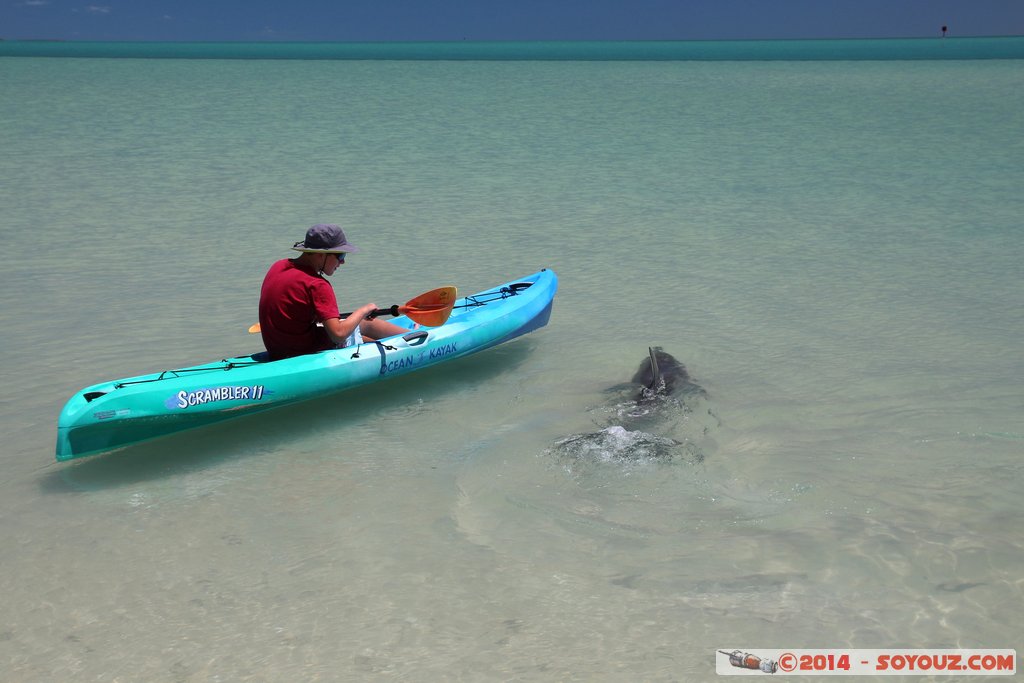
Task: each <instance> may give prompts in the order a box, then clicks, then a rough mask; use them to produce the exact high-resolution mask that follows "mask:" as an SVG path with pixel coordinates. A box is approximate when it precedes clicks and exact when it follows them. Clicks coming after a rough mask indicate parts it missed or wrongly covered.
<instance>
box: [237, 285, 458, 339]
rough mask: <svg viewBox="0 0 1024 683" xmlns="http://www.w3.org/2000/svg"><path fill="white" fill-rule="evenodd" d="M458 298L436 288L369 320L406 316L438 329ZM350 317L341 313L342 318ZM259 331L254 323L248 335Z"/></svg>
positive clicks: (454, 292) (380, 310)
mask: <svg viewBox="0 0 1024 683" xmlns="http://www.w3.org/2000/svg"><path fill="white" fill-rule="evenodd" d="M457 298H458V290H456V289H455V287H452V286H448V287H438V288H437V289H432V290H430V291H429V292H423V293H422V294H420V295H419V296H417V297H415V298H413V299H409V300H408V301H407V302H405V304H403V305H401V306H399V305H398V304H395V305H394V306H391V307H390V308H378V309H377V310H376V311H374V312H373V313H371V314H370V318H376V317H377V316H380V315H396V316H397V315H407V316H409V320H411V321H413V322H414V323H419V324H420V325H424V326H426V327H439V326H441V325H444V324H445V322H446V321H447V320H448V316H450V315H451V314H452V307H453V306H455V299H457ZM350 315H352V313H351V312H349V313H342V314H341V317H342V318H347V317H348V316H350ZM259 331H260V324H259V323H256V324H255V325H253V326H252V327H250V328H249V334H256V333H258V332H259Z"/></svg>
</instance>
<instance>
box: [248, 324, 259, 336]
mask: <svg viewBox="0 0 1024 683" xmlns="http://www.w3.org/2000/svg"><path fill="white" fill-rule="evenodd" d="M259 333H260V324H259V323H256V324H255V325H250V326H249V334H259Z"/></svg>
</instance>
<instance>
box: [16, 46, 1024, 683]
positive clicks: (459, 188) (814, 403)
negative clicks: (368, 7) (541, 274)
mask: <svg viewBox="0 0 1024 683" xmlns="http://www.w3.org/2000/svg"><path fill="white" fill-rule="evenodd" d="M1022 64H1024V62H1021V61H1013V60H1007V61H962V62H960V61H950V62H899V61H893V62H800V63H796V62H716V63H694V62H644V63H637V62H387V61H379V62H369V61H367V62H359V61H355V62H332V61H325V62H303V61H287V62H286V61H269V60H268V61H261V60H247V61H205V60H187V61H177V60H132V59H112V60H104V59H82V60H76V59H35V58H2V59H0V88H2V90H0V118H2V119H3V120H4V121H5V125H4V126H3V127H0V148H2V149H4V154H3V155H2V157H0V246H2V247H3V249H4V253H5V254H6V255H7V264H6V267H5V268H4V270H3V274H2V275H0V279H2V282H3V288H2V291H3V292H4V293H5V296H4V306H3V308H2V312H0V315H2V318H3V322H4V323H5V324H4V325H3V330H4V332H3V338H4V345H3V346H4V350H5V353H4V355H3V358H2V359H0V364H2V365H0V367H2V368H3V377H4V380H5V387H6V391H5V392H4V393H3V396H2V397H0V401H2V405H3V412H2V417H0V420H2V423H0V424H2V428H3V433H4V435H5V445H4V447H3V448H2V449H0V460H2V463H3V466H4V476H3V478H2V481H3V483H2V496H0V500H2V502H0V518H2V519H3V524H2V525H0V541H2V544H3V547H4V548H5V552H4V553H3V554H2V556H0V590H2V592H3V594H4V595H5V596H6V597H5V605H6V610H5V613H6V614H7V615H8V617H7V619H6V620H5V624H4V626H3V627H2V631H0V671H2V672H3V673H4V676H3V678H5V679H7V680H19V681H44V680H57V679H61V680H126V681H127V680H140V679H145V680H185V681H207V680H225V681H226V680H365V679H372V678H399V679H403V680H438V679H441V680H447V679H464V680H511V679H524V680H601V679H605V680H623V679H627V680H710V679H712V678H713V677H715V674H714V661H715V659H714V651H715V650H716V649H729V650H731V649H735V648H740V649H744V648H745V649H754V648H803V647H824V648H841V647H856V648H885V647H897V646H898V647H923V648H945V647H965V648H968V647H974V648H997V647H999V648H1012V647H1016V646H1017V640H1018V639H1019V636H1015V635H1014V634H1019V633H1020V631H1021V627H1022V620H1021V617H1020V610H1019V609H1018V607H1017V606H1018V605H1019V604H1020V602H1021V597H1022V584H1021V580H1020V568H1021V566H1022V564H1024V544H1022V542H1021V540H1020V534H1019V532H1018V529H1019V520H1020V515H1021V512H1022V505H1021V502H1020V500H1021V499H1020V494H1019V490H1020V484H1021V482H1022V475H1024V471H1022V468H1024V465H1022V458H1021V456H1022V454H1024V382H1022V380H1021V378H1022V377H1024V354H1021V346H1020V339H1021V338H1022V336H1024V286H1022V282H1024V277H1022V276H1024V267H1022V265H1021V264H1022V263H1024V248H1022V246H1021V245H1022V244H1024V241H1022V229H1024V228H1022V224H1021V216H1022V215H1024V200H1022V199H1021V193H1020V191H1019V188H1020V187H1022V186H1024V171H1022V167H1021V165H1020V159H1021V158H1022V156H1024V142H1022V141H1024V121H1022V119H1021V117H1020V113H1019V112H1020V111H1022V109H1024V94H1022V93H1024V67H1022ZM321 221H330V222H339V223H341V224H343V225H344V226H345V227H346V230H348V231H349V235H350V238H351V239H352V241H353V242H355V243H356V244H358V245H360V246H361V247H362V248H363V250H364V253H362V254H360V255H359V257H358V258H353V259H351V260H350V261H349V262H348V263H346V264H345V266H344V267H343V268H342V269H341V270H340V271H339V273H338V275H336V276H335V277H334V284H335V288H336V290H337V291H338V294H339V301H340V302H341V305H342V307H345V306H346V305H347V304H352V305H359V304H360V303H362V302H363V301H366V300H374V301H376V302H377V303H379V304H382V305H387V304H391V303H399V302H401V301H404V300H406V299H408V298H410V297H411V296H413V295H415V294H417V293H419V292H421V291H424V290H427V289H431V288H433V287H436V286H439V285H443V284H456V285H458V286H459V288H460V290H461V291H462V292H464V293H467V292H473V291H478V290H480V289H484V288H486V287H488V286H491V285H493V284H497V283H499V282H503V281H506V280H509V279H512V278H515V277H518V276H520V275H524V274H526V273H529V272H533V271H534V270H536V269H538V268H541V267H549V268H553V269H554V270H555V271H556V272H557V273H558V274H559V276H560V290H559V294H558V296H557V298H556V303H555V308H554V313H553V316H552V319H551V322H550V324H549V325H548V327H546V328H544V329H542V330H540V331H538V332H536V333H533V334H532V335H530V336H528V337H525V338H523V339H520V340H518V341H516V342H513V343H510V344H508V345H507V346H504V347H500V348H497V349H494V350H492V351H489V352H487V353H485V354H480V355H478V356H475V357H470V358H466V359H463V360H459V361H456V362H453V363H452V364H450V365H447V366H441V367H439V368H436V369H431V370H427V371H424V372H423V373H421V374H418V375H416V374H414V375H410V376H406V377H403V378H398V379H395V380H392V381H391V382H389V383H385V384H381V385H378V386H374V387H370V388H367V389H365V390H363V391H360V392H359V394H358V395H346V394H341V395H336V396H331V397H325V398H324V399H323V400H319V401H315V402H312V403H309V404H306V405H303V406H299V407H293V408H286V409H282V410H280V411H276V412H273V413H269V414H267V415H264V416H261V417H259V418H256V419H243V420H239V421H236V422H233V423H228V424H225V425H222V426H218V427H214V428H211V429H207V430H202V431H196V432H193V433H188V434H184V435H181V436H180V437H176V438H172V439H166V440H163V441H158V442H154V443H152V444H149V445H145V446H140V447H138V448H133V449H128V450H125V451H122V452H119V453H115V454H111V455H107V456H99V457H94V458H87V459H84V460H81V461H77V462H72V463H66V464H60V465H58V464H57V463H55V462H54V461H53V441H54V438H55V424H56V418H57V414H58V413H59V411H60V408H61V406H62V405H63V402H64V401H65V400H66V399H67V398H68V397H69V396H70V395H71V394H72V393H73V392H74V391H76V390H77V389H79V388H80V387H82V386H85V385H87V384H92V383H94V382H97V381H101V380H105V379H110V378H114V377H122V376H129V375H133V374H138V373H140V372H147V371H151V370H157V369H165V368H172V367H177V366H183V365H188V364H192V363H194V362H197V361H201V360H208V359H215V358H222V357H225V356H229V355H236V354H238V353H244V352H248V351H256V350H259V349H258V343H259V342H258V339H255V338H253V337H249V336H248V335H247V334H246V332H245V330H246V328H247V327H248V325H249V324H250V323H251V322H253V321H254V320H255V317H256V299H257V296H258V289H259V284H260V282H261V280H262V276H263V274H264V272H265V270H266V268H267V266H268V265H269V263H270V262H272V261H273V260H274V259H277V258H281V257H282V256H284V255H287V254H288V253H290V252H289V251H288V247H289V246H290V245H291V244H292V243H293V242H294V241H296V240H298V239H300V238H301V237H302V234H303V232H304V231H305V229H306V228H307V227H308V226H309V225H311V224H313V223H315V222H321ZM346 310H348V309H346ZM651 345H660V346H662V347H663V348H664V349H665V350H666V351H668V352H670V353H672V354H673V355H674V356H675V357H676V358H678V359H679V360H680V361H681V362H683V363H685V365H686V367H687V368H688V370H689V372H690V374H691V375H692V376H693V377H694V380H695V381H696V382H698V383H699V384H700V386H702V387H703V388H704V389H705V390H706V392H707V397H706V398H702V399H700V400H697V401H695V402H691V403H690V404H688V406H687V407H686V408H687V409H683V407H681V408H680V410H679V411H677V412H676V413H674V414H668V415H664V416H661V417H659V418H657V419H653V420H650V421H647V422H644V423H643V424H642V427H643V431H644V432H645V433H648V434H651V435H653V436H655V437H657V438H664V439H674V440H677V441H679V442H680V443H683V444H686V446H687V448H689V449H690V450H689V451H688V452H694V451H699V453H700V454H701V457H700V458H688V457H684V458H673V459H670V460H668V461H666V460H665V459H663V458H657V457H634V458H630V457H618V458H617V457H608V458H600V457H598V458H582V459H581V458H577V459H575V460H572V459H570V460H568V461H567V460H566V459H565V457H564V454H563V455H559V454H558V453H557V451H556V450H553V449H554V448H555V446H556V444H557V443H558V442H559V441H560V440H562V439H565V438H566V437H569V436H571V435H575V434H585V433H593V432H599V431H600V430H602V429H606V428H609V427H610V426H620V427H623V428H624V429H627V430H629V429H633V428H635V427H636V425H635V424H633V423H630V422H629V420H628V419H625V418H624V419H622V420H618V419H617V417H618V414H617V413H616V407H615V406H616V402H617V401H618V400H619V397H618V395H617V394H616V393H615V392H614V391H612V392H609V389H612V388H614V387H616V386H618V385H620V384H621V383H623V382H627V381H628V380H629V378H630V377H631V376H632V375H633V373H634V371H635V370H636V369H637V366H638V364H639V363H640V362H641V361H642V360H643V358H644V357H645V356H646V354H647V348H648V346H651ZM627 417H628V416H627ZM618 422H622V424H617V423H618ZM611 455H615V454H611Z"/></svg>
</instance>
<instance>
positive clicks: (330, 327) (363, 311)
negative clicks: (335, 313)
mask: <svg viewBox="0 0 1024 683" xmlns="http://www.w3.org/2000/svg"><path fill="white" fill-rule="evenodd" d="M376 310H377V304H366V305H365V306H362V307H360V308H359V309H357V310H355V311H353V312H352V315H350V316H348V317H347V318H345V319H344V320H342V319H341V318H328V319H327V320H325V321H324V330H326V332H327V336H329V337H330V338H331V341H333V342H334V343H335V344H344V343H345V340H346V339H348V337H349V335H350V334H352V331H353V330H355V329H356V327H358V326H359V325H360V323H362V322H363V320H364V319H365V318H366V316H368V315H370V314H371V313H373V312H374V311H376Z"/></svg>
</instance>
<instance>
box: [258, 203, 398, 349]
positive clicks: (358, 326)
mask: <svg viewBox="0 0 1024 683" xmlns="http://www.w3.org/2000/svg"><path fill="white" fill-rule="evenodd" d="M292 249H294V250H295V251H298V252H301V254H300V255H299V256H298V257H296V258H293V259H281V260H280V261H277V262H276V263H274V264H273V265H272V266H271V267H270V270H269V271H267V276H266V277H265V278H264V279H263V287H262V288H261V290H260V332H261V334H262V335H263V345H264V346H266V347H267V353H269V354H270V360H281V359H282V358H291V357H292V356H301V355H303V354H307V353H316V352H317V351H324V350H326V349H333V348H341V347H343V346H347V345H349V344H352V343H358V342H359V341H360V338H364V339H369V340H373V339H382V338H383V337H390V336H392V335H395V334H403V333H405V332H408V330H407V329H405V328H404V327H399V326H398V325H395V324H393V323H390V322H388V321H386V320H382V319H380V318H373V319H370V318H369V316H370V314H371V313H372V312H373V311H375V310H376V309H377V304H374V303H368V304H366V305H365V306H362V307H360V308H359V309H357V310H356V311H354V312H353V313H352V314H351V315H349V316H348V317H346V318H344V319H342V318H341V314H340V313H338V300H337V298H336V297H335V295H334V288H333V287H331V283H330V282H328V281H327V279H326V278H325V277H324V276H327V277H330V276H331V275H334V272H335V271H336V270H337V269H338V267H339V266H340V265H341V264H343V263H344V262H345V255H346V254H352V253H355V252H358V251H359V248H358V247H356V246H355V245H354V244H352V243H350V242H349V241H348V240H347V239H345V233H344V231H343V230H342V229H341V228H340V227H339V226H337V225H328V224H324V223H320V224H317V225H314V226H313V227H311V228H310V229H309V230H307V231H306V239H305V240H303V241H302V242H296V243H295V245H294V246H292ZM318 323H320V324H318Z"/></svg>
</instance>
